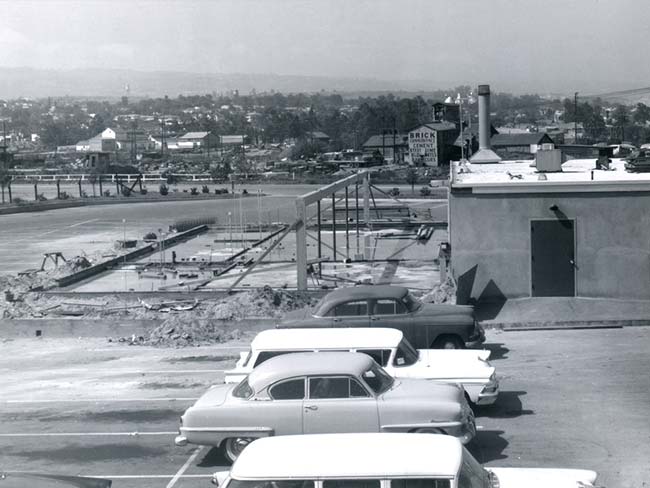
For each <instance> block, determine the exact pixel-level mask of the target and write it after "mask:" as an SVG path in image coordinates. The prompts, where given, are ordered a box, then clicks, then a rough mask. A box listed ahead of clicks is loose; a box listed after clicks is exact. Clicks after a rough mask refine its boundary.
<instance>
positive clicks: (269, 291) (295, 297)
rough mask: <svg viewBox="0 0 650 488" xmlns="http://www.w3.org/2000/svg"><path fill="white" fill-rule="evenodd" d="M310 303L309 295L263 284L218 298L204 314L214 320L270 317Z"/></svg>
mask: <svg viewBox="0 0 650 488" xmlns="http://www.w3.org/2000/svg"><path fill="white" fill-rule="evenodd" d="M312 304H313V299H312V298H310V297H309V296H306V295H303V294H300V293H296V292H289V291H286V290H274V289H273V288H271V287H270V286H264V287H263V288H259V289H255V290H250V291H245V292H243V293H238V294H236V295H233V296H229V297H226V298H224V299H222V300H219V301H218V302H216V303H215V304H211V305H209V306H208V308H207V309H206V311H205V315H206V316H207V317H209V318H212V319H216V320H240V319H242V318H245V317H267V318H272V317H280V316H282V315H284V314H285V313H287V312H290V311H292V310H296V309H299V308H303V307H307V306H310V305H312Z"/></svg>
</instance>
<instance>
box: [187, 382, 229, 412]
mask: <svg viewBox="0 0 650 488" xmlns="http://www.w3.org/2000/svg"><path fill="white" fill-rule="evenodd" d="M234 387H235V385H232V384H230V385H214V386H211V387H210V389H208V391H206V392H205V393H204V394H203V395H201V398H199V399H198V400H197V401H196V403H195V404H194V406H195V407H216V406H219V405H221V404H223V402H225V401H226V398H227V397H228V393H230V390H232V389H233V388H234Z"/></svg>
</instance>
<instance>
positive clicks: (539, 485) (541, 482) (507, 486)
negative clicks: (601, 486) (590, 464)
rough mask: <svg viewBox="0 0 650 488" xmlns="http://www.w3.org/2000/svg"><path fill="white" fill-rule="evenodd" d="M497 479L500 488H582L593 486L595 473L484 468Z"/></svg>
mask: <svg viewBox="0 0 650 488" xmlns="http://www.w3.org/2000/svg"><path fill="white" fill-rule="evenodd" d="M485 469H487V470H488V471H492V472H493V473H494V474H496V475H497V478H499V487H500V488H521V487H522V486H525V487H526V488H548V487H549V486H552V487H553V488H583V487H588V486H593V484H594V482H595V481H596V476H598V475H597V474H596V472H595V471H589V470H586V469H550V468H485Z"/></svg>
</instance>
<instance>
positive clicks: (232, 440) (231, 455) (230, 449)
mask: <svg viewBox="0 0 650 488" xmlns="http://www.w3.org/2000/svg"><path fill="white" fill-rule="evenodd" d="M254 440H255V439H254V438H252V437H229V438H228V439H226V440H225V441H224V442H223V454H224V455H225V456H226V459H228V461H230V462H231V463H234V462H235V460H236V459H237V458H238V457H239V455H240V454H241V453H242V451H243V450H244V449H245V448H246V446H247V445H248V444H250V443H251V442H253V441H254Z"/></svg>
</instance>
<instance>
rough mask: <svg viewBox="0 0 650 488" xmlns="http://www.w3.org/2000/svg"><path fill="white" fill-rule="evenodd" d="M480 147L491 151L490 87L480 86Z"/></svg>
mask: <svg viewBox="0 0 650 488" xmlns="http://www.w3.org/2000/svg"><path fill="white" fill-rule="evenodd" d="M478 145H479V149H490V85H479V86H478Z"/></svg>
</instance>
